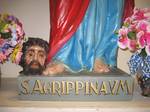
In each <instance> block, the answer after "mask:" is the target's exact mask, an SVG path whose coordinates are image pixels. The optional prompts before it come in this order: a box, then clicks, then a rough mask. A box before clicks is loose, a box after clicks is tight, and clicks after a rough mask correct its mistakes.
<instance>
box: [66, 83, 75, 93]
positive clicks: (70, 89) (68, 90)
mask: <svg viewBox="0 0 150 112" xmlns="http://www.w3.org/2000/svg"><path fill="white" fill-rule="evenodd" d="M73 89H74V83H73V82H71V81H67V82H66V95H69V92H70V91H72V90H73Z"/></svg>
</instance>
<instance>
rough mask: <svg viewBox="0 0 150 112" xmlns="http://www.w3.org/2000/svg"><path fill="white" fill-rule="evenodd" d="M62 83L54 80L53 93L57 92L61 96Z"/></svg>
mask: <svg viewBox="0 0 150 112" xmlns="http://www.w3.org/2000/svg"><path fill="white" fill-rule="evenodd" d="M60 87H61V84H60V82H58V81H53V82H52V95H55V94H56V93H57V94H58V95H59V96H60V95H61V88H60Z"/></svg>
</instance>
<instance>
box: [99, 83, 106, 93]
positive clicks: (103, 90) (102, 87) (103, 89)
mask: <svg viewBox="0 0 150 112" xmlns="http://www.w3.org/2000/svg"><path fill="white" fill-rule="evenodd" d="M102 92H103V93H104V95H106V94H107V86H106V82H104V81H102V84H101V87H100V93H102Z"/></svg>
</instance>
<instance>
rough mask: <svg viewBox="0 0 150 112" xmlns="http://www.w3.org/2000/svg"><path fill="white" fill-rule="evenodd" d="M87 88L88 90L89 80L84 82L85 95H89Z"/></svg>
mask: <svg viewBox="0 0 150 112" xmlns="http://www.w3.org/2000/svg"><path fill="white" fill-rule="evenodd" d="M89 90H90V89H89V82H85V94H86V95H90V94H89Z"/></svg>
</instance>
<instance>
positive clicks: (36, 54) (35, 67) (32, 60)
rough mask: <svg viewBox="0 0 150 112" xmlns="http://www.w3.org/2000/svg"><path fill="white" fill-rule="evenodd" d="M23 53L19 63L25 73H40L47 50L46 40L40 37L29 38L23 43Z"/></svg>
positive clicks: (43, 67)
mask: <svg viewBox="0 0 150 112" xmlns="http://www.w3.org/2000/svg"><path fill="white" fill-rule="evenodd" d="M22 52H23V55H22V57H21V61H20V63H19V64H20V65H21V66H22V67H23V73H24V74H25V75H41V74H42V72H43V70H44V69H45V66H46V64H45V63H46V58H47V54H48V52H49V45H48V43H47V41H45V40H43V39H40V38H29V39H28V41H27V42H25V43H23V48H22Z"/></svg>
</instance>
